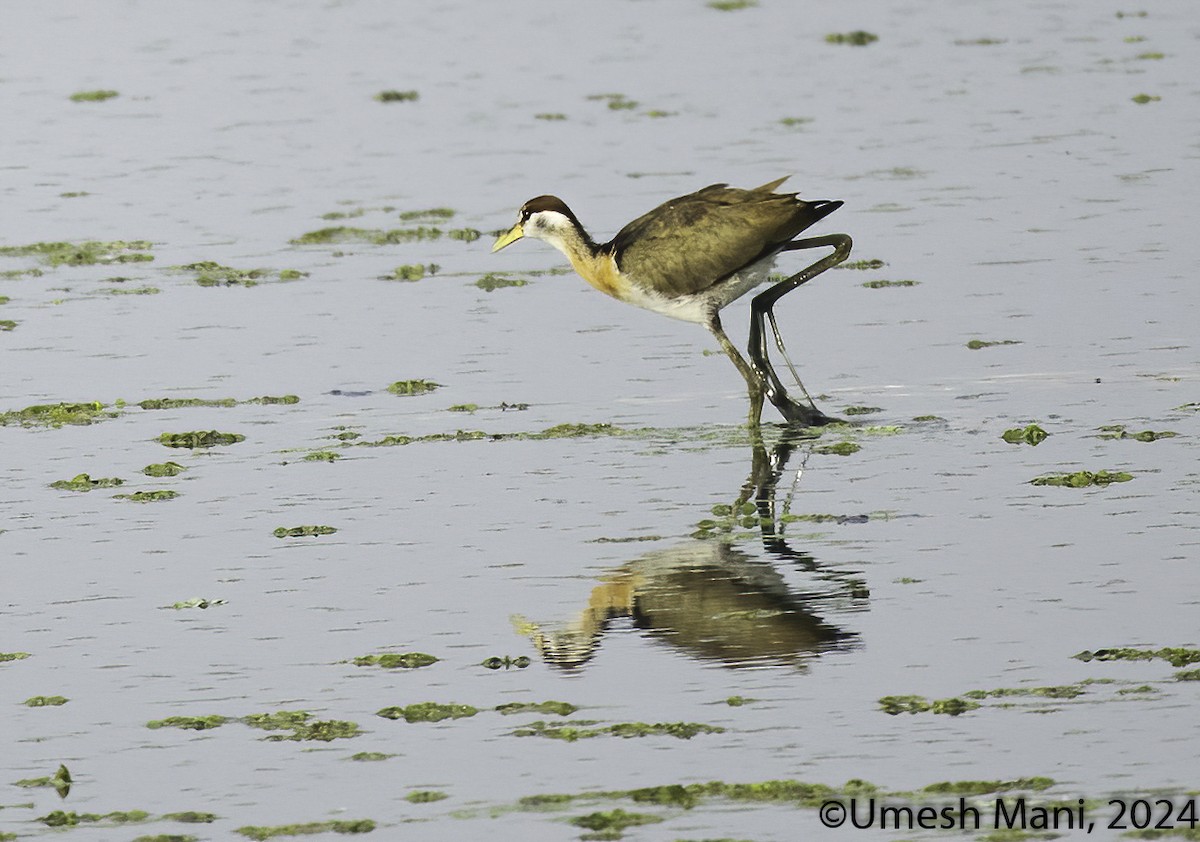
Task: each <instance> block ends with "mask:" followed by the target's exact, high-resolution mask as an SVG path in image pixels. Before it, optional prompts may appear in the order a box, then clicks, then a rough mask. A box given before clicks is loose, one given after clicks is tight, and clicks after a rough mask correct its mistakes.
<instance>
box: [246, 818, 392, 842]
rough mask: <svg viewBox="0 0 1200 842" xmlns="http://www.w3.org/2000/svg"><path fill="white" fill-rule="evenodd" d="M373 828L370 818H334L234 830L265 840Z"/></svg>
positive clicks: (260, 840) (256, 840)
mask: <svg viewBox="0 0 1200 842" xmlns="http://www.w3.org/2000/svg"><path fill="white" fill-rule="evenodd" d="M374 829H375V822H374V821H372V820H371V819H356V820H353V821H343V820H334V821H327V822H307V823H305V824H281V825H270V826H268V825H245V826H244V827H239V828H238V829H237V830H236V831H235V832H236V833H240V834H241V835H242V836H245V837H246V838H247V839H253V840H255V842H265V840H267V839H274V838H276V837H278V836H310V835H312V834H316V833H330V832H332V833H370V832H371V831H373V830H374Z"/></svg>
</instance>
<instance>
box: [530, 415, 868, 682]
mask: <svg viewBox="0 0 1200 842" xmlns="http://www.w3.org/2000/svg"><path fill="white" fill-rule="evenodd" d="M802 443H803V439H802V438H801V434H800V433H799V432H798V431H795V430H789V431H787V432H785V433H784V436H783V438H781V439H780V441H779V442H778V443H776V445H775V446H774V447H773V448H772V450H771V451H770V452H768V451H767V449H766V447H765V445H764V444H763V442H762V440H761V437H758V436H755V440H754V444H753V458H752V462H751V472H750V476H749V478H748V479H747V481H746V483H745V484H744V485H743V487H742V489H741V493H740V495H739V496H738V500H737V503H736V504H735V506H734V510H735V511H738V510H739V509H740V508H744V506H745V504H746V503H753V505H754V508H755V509H756V510H757V512H758V524H759V528H760V530H761V533H762V541H763V546H764V548H765V549H766V550H767V552H768V555H769V556H770V558H769V559H762V558H755V557H753V556H751V555H750V554H749V553H746V552H744V551H742V550H740V549H738V548H736V547H734V546H732V545H731V544H729V543H728V542H726V541H723V540H719V539H715V538H714V539H700V540H691V541H688V542H686V543H684V544H681V545H679V546H675V547H671V548H668V549H665V550H656V551H654V552H650V553H646V554H645V555H642V556H639V557H638V558H636V559H634V560H632V561H629V562H627V563H626V564H623V565H621V566H620V567H618V568H616V569H614V570H612V571H611V572H609V573H608V574H607V575H605V576H604V577H602V578H601V580H600V583H599V584H598V585H596V587H594V588H593V589H592V592H591V594H590V595H589V597H588V601H587V605H586V606H585V607H584V608H583V609H582V610H581V611H580V612H579V613H578V614H577V615H576V616H575V617H574V619H572V620H571V621H570V622H568V623H566V624H565V625H562V626H558V627H556V628H544V627H542V626H540V625H538V624H536V623H531V622H529V621H527V620H525V619H524V618H514V625H515V626H516V628H517V630H518V631H519V632H520V633H521V634H523V635H525V636H527V637H528V638H529V639H530V640H531V641H532V642H533V644H534V646H535V647H536V648H537V650H538V651H539V652H540V653H541V655H542V657H543V658H544V659H545V660H546V662H547V663H549V664H551V665H553V666H556V667H561V668H563V669H568V670H572V669H579V668H581V667H583V666H584V665H585V664H586V663H587V662H588V661H589V660H591V658H592V657H593V656H594V655H595V653H596V650H597V649H598V648H599V646H600V642H601V639H602V638H603V636H604V634H605V632H606V631H607V630H608V629H609V628H610V627H611V626H612V625H614V624H615V623H619V622H621V621H625V622H627V623H632V625H633V626H634V627H635V628H638V629H641V630H642V631H643V632H644V633H645V635H646V637H648V638H650V639H652V640H655V641H659V642H661V643H664V644H666V645H669V646H672V647H674V648H676V649H678V650H680V651H681V652H683V653H685V654H687V655H688V656H689V657H692V658H696V659H699V660H703V661H712V662H717V663H721V664H723V665H725V666H730V667H742V666H756V665H776V666H791V667H796V668H801V669H804V668H805V666H806V662H807V661H808V660H809V659H810V658H812V657H813V656H815V655H818V654H820V653H822V652H826V651H829V650H832V649H837V648H842V647H847V646H851V645H853V643H854V642H855V640H856V636H855V635H854V634H853V633H850V632H846V631H844V630H842V629H840V628H838V627H837V626H835V625H832V624H831V623H829V622H827V621H826V620H825V619H823V618H822V617H821V612H822V611H823V609H824V608H826V607H829V606H830V605H831V604H832V603H845V602H846V601H847V600H850V601H853V602H858V601H861V600H864V599H865V598H866V592H865V589H864V588H863V587H862V586H861V584H859V583H857V582H856V581H855V580H853V579H850V578H848V577H847V574H845V573H835V572H832V571H825V570H823V569H822V568H821V566H820V565H819V564H818V562H817V561H816V560H815V559H814V558H813V557H812V556H811V555H809V554H808V553H805V552H802V551H798V550H795V549H794V548H792V547H791V546H790V545H789V544H788V542H787V540H786V538H785V537H784V535H783V527H782V525H781V524H780V523H779V522H778V520H777V519H776V516H775V509H776V501H775V490H776V486H777V485H778V482H779V480H780V477H781V476H783V472H784V470H785V469H786V465H787V462H788V459H789V457H790V456H791V455H792V453H793V452H794V451H795V450H796V448H797V447H798V446H800V445H801V444H802ZM778 564H787V565H789V566H794V567H798V568H799V569H801V570H803V571H805V572H806V573H810V574H816V575H817V577H818V578H821V579H824V580H826V581H828V582H833V583H834V590H833V592H832V593H830V592H829V588H828V587H826V588H824V589H823V590H822V591H821V592H815V591H814V592H811V593H800V592H796V591H793V590H792V589H791V588H789V587H788V584H787V582H786V581H785V579H784V577H783V575H782V574H781V573H780V571H779V569H778V568H777V566H776V565H778Z"/></svg>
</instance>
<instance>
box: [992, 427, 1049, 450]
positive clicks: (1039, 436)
mask: <svg viewBox="0 0 1200 842" xmlns="http://www.w3.org/2000/svg"><path fill="white" fill-rule="evenodd" d="M1048 435H1050V434H1049V433H1047V432H1046V431H1045V430H1043V429H1042V428H1041V427H1039V426H1038V425H1037V424H1030V425H1029V426H1027V427H1014V428H1013V429H1011V430H1005V431H1004V433H1003V435H1001V436H1000V438H1002V439H1004V440H1005V441H1006V442H1008V443H1009V444H1030V445H1033V446H1034V447H1037V446H1038V445H1039V444H1041V443H1042V442H1044V441H1045V440H1046V436H1048Z"/></svg>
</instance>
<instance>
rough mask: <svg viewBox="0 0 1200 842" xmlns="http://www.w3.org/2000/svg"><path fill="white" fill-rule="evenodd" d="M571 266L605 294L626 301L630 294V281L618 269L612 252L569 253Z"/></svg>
mask: <svg viewBox="0 0 1200 842" xmlns="http://www.w3.org/2000/svg"><path fill="white" fill-rule="evenodd" d="M568 257H569V258H570V260H571V266H573V267H574V268H575V271H576V272H578V273H579V277H581V278H583V279H584V280H585V281H587V282H588V283H589V284H591V285H592V286H593V287H595V288H596V289H598V290H600V291H601V292H602V293H604V294H605V295H611V296H612V297H613V298H617V299H620V300H622V301H624V300H625V299H626V298H627V297H628V294H629V281H628V280H627V279H626V278H625V277H624V276H622V275H621V273H620V271H618V269H617V263H616V261H615V260H613V256H612V255H611V254H598V255H595V256H592V255H586V256H585V255H575V254H571V255H568Z"/></svg>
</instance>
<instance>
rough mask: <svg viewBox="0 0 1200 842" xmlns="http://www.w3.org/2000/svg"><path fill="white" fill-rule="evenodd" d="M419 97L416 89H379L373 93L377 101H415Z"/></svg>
mask: <svg viewBox="0 0 1200 842" xmlns="http://www.w3.org/2000/svg"><path fill="white" fill-rule="evenodd" d="M420 98H421V95H420V94H419V93H418V92H417V91H395V90H387V91H380V92H379V93H377V94H375V100H376V101H377V102H416V101H417V100H418V99H420Z"/></svg>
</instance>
